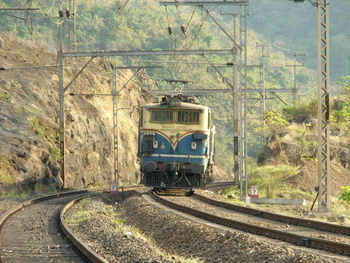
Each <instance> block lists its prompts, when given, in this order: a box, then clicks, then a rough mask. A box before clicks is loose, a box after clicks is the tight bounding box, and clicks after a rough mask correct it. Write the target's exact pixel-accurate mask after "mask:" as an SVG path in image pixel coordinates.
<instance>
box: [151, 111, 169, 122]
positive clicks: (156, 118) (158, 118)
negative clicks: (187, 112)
mask: <svg viewBox="0 0 350 263" xmlns="http://www.w3.org/2000/svg"><path fill="white" fill-rule="evenodd" d="M151 122H161V123H172V122H174V114H173V111H172V110H163V109H153V110H151Z"/></svg>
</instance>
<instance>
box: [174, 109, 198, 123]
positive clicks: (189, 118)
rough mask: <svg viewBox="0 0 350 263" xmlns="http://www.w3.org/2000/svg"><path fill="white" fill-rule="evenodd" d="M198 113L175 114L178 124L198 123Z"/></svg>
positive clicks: (183, 112) (181, 111) (182, 112)
mask: <svg viewBox="0 0 350 263" xmlns="http://www.w3.org/2000/svg"><path fill="white" fill-rule="evenodd" d="M199 113H200V111H188V110H179V111H178V112H177V122H178V123H187V124H189V123H199Z"/></svg>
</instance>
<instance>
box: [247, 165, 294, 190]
mask: <svg viewBox="0 0 350 263" xmlns="http://www.w3.org/2000/svg"><path fill="white" fill-rule="evenodd" d="M297 173H298V167H295V166H287V165H285V166H270V165H266V166H259V167H255V168H254V169H253V170H252V173H251V177H250V178H249V185H250V186H251V185H257V186H259V193H260V194H259V196H260V197H264V196H265V197H276V195H277V194H284V193H286V192H287V191H286V190H291V187H289V186H287V185H286V180H287V179H288V178H290V177H292V176H294V175H296V174H297Z"/></svg>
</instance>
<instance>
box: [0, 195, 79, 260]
mask: <svg viewBox="0 0 350 263" xmlns="http://www.w3.org/2000/svg"><path fill="white" fill-rule="evenodd" d="M77 197H78V196H76V197H75V198H77ZM70 200H72V197H71V196H68V197H61V198H57V199H52V200H46V201H43V202H39V203H36V204H32V205H30V206H26V207H24V208H23V209H21V210H19V211H18V212H16V213H15V214H13V215H12V216H11V217H10V218H9V219H8V220H7V221H5V223H4V225H3V227H2V228H1V235H0V245H1V249H2V250H1V251H0V253H1V259H0V262H2V261H3V262H13V263H17V262H18V263H19V262H50V261H52V260H55V262H84V260H82V259H81V258H80V257H79V256H78V255H77V253H76V252H75V250H74V248H73V247H72V245H70V244H68V243H67V242H66V241H65V240H64V239H63V238H62V236H61V233H60V228H59V218H58V216H59V213H60V210H61V209H62V207H63V206H64V205H65V204H67V202H69V201H70ZM8 204H9V203H2V206H1V207H2V209H1V211H3V210H4V208H6V207H7V206H8Z"/></svg>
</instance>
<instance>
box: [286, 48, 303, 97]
mask: <svg viewBox="0 0 350 263" xmlns="http://www.w3.org/2000/svg"><path fill="white" fill-rule="evenodd" d="M297 56H305V53H304V54H294V59H293V64H286V67H293V90H294V92H293V93H294V101H295V102H296V103H299V102H300V90H299V88H298V87H297V67H305V65H304V64H297V60H296V57H297Z"/></svg>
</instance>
